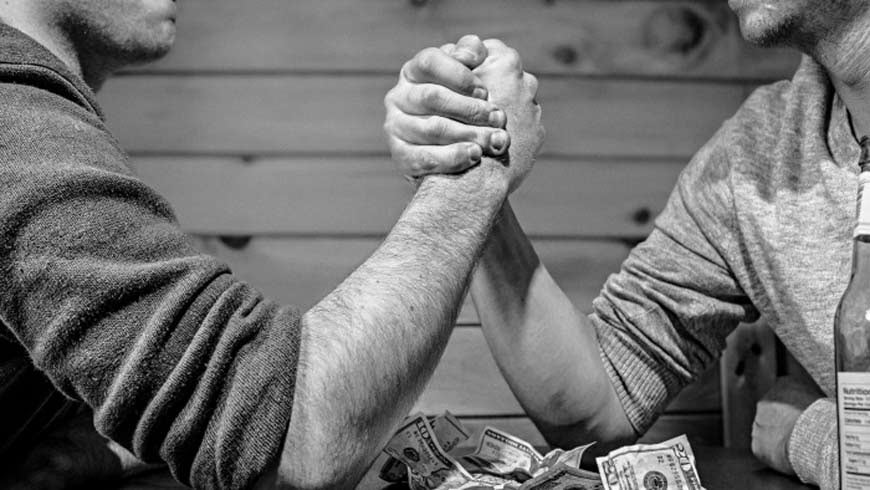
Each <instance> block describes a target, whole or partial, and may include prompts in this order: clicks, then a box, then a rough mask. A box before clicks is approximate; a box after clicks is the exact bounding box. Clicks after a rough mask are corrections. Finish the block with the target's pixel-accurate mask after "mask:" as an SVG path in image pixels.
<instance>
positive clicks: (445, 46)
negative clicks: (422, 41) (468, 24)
mask: <svg viewBox="0 0 870 490" xmlns="http://www.w3.org/2000/svg"><path fill="white" fill-rule="evenodd" d="M438 49H440V50H441V51H444V52H445V53H447V54H449V55H451V56H452V55H453V50H454V49H456V44H454V43H447V44H442V45H441V47H439V48H438Z"/></svg>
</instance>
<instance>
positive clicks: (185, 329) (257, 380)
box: [0, 86, 299, 489]
mask: <svg viewBox="0 0 870 490" xmlns="http://www.w3.org/2000/svg"><path fill="white" fill-rule="evenodd" d="M4 93H5V94H7V95H8V94H12V96H10V97H9V99H10V100H11V102H9V104H7V105H10V107H11V108H10V109H8V110H9V111H10V114H7V116H9V117H4V118H3V119H2V121H0V152H3V155H2V158H0V182H2V183H3V192H2V193H0V251H2V252H0V291H2V294H0V319H2V322H3V323H4V324H6V325H7V326H8V327H9V329H10V330H12V331H13V332H14V333H15V335H16V337H17V338H18V340H19V341H20V342H21V343H22V344H23V345H24V346H25V348H26V349H27V350H28V352H29V354H30V356H31V358H32V360H33V363H34V364H35V366H36V367H37V368H38V369H40V370H42V371H44V372H45V373H46V374H47V375H48V377H49V378H50V379H51V381H52V382H53V383H54V385H55V386H56V387H57V388H58V389H59V390H60V391H61V392H62V393H64V394H65V395H67V396H68V397H70V398H73V399H77V400H82V401H84V402H86V403H87V404H88V405H89V406H90V407H91V408H92V409H93V411H94V417H95V425H96V427H97V429H98V430H99V431H100V432H101V433H102V434H104V435H105V436H107V437H109V438H111V439H112V440H114V441H116V442H118V443H120V444H121V445H123V446H125V447H127V448H128V449H131V450H132V451H133V452H134V453H135V454H136V455H137V456H139V457H140V458H142V459H143V460H146V461H158V460H162V461H165V462H166V463H168V465H169V466H170V469H171V470H172V473H173V475H174V476H175V477H176V478H177V479H178V480H179V481H181V482H183V483H185V484H188V485H192V486H194V487H196V488H209V489H211V488H244V487H247V486H250V485H251V484H252V482H253V481H255V479H256V478H257V477H258V476H259V475H260V474H261V473H262V472H263V471H265V470H266V469H267V468H268V466H269V465H270V464H271V463H273V462H274V461H275V460H276V459H277V458H278V455H279V452H280V448H281V444H282V443H283V441H284V436H285V434H286V430H287V425H288V423H289V419H290V411H291V405H292V401H293V393H294V385H295V371H296V363H297V355H298V335H299V334H298V330H299V313H298V311H297V310H296V309H294V308H289V307H283V306H281V305H278V304H276V303H274V302H272V301H270V300H268V299H267V298H264V297H263V296H262V295H261V294H260V293H258V292H257V291H256V290H255V289H253V288H252V287H250V286H249V285H247V284H245V283H244V282H241V281H239V280H237V279H236V278H234V277H233V276H232V274H231V273H230V271H229V269H228V268H227V267H226V266H225V265H224V264H222V263H220V262H219V261H217V260H215V259H214V258H212V257H209V256H207V255H203V254H201V253H199V252H198V251H197V250H196V249H195V248H194V247H193V246H192V245H191V243H190V242H189V240H188V239H187V237H185V235H184V234H183V233H182V232H181V231H180V230H179V228H178V225H177V223H176V221H175V218H174V216H173V214H172V212H171V210H170V209H169V207H168V205H167V204H166V203H165V201H164V200H162V199H161V198H160V197H159V196H158V195H156V194H155V193H154V192H153V191H152V190H151V189H149V188H148V187H147V186H146V185H144V184H143V183H142V182H141V181H140V180H138V179H137V178H136V177H135V176H133V175H132V174H131V172H130V171H129V169H128V168H127V166H126V160H125V156H124V154H123V152H122V151H121V150H120V149H119V148H118V146H117V144H116V143H115V142H114V140H113V139H112V138H111V136H109V135H108V133H106V132H105V130H104V129H103V128H102V126H101V124H100V123H99V121H98V120H96V118H95V117H93V116H92V115H91V114H88V113H83V111H82V110H80V109H78V108H76V107H74V106H73V104H71V103H65V102H64V101H63V100H61V99H59V98H58V97H56V96H53V95H48V94H43V93H41V92H40V91H38V90H37V89H32V88H27V87H24V86H22V87H11V88H9V90H5V91H4ZM15 94H19V95H20V97H18V98H16V97H15V96H14V95H15ZM16 103H17V104H18V106H16ZM13 113H14V117H13V116H12V114H13Z"/></svg>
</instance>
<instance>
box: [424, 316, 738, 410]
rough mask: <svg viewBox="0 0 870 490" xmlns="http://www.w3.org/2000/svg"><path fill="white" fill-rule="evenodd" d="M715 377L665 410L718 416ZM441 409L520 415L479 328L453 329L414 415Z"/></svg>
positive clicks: (703, 378)
mask: <svg viewBox="0 0 870 490" xmlns="http://www.w3.org/2000/svg"><path fill="white" fill-rule="evenodd" d="M718 378H719V369H718V366H716V367H714V368H713V369H710V370H709V371H707V372H705V373H704V374H703V375H702V376H701V377H700V378H699V379H698V381H696V382H695V383H693V384H692V385H690V386H688V387H686V389H684V390H683V392H682V393H680V395H679V396H677V398H675V399H674V400H673V401H672V402H671V404H670V405H669V406H668V409H667V411H668V412H692V413H697V412H719V411H721V407H722V401H721V396H720V389H719V386H720V385H719V383H718ZM578 382H580V381H579V380H578ZM445 410H449V411H450V412H452V413H453V414H454V415H462V416H470V415H472V416H494V415H499V416H506V415H523V414H524V411H523V409H522V407H521V406H520V404H519V402H518V401H517V400H516V398H515V397H514V395H513V393H512V392H511V390H510V388H509V387H508V385H507V382H506V381H505V380H504V378H502V376H501V374H500V372H499V370H498V367H497V366H496V364H495V360H494V359H493V358H492V355H491V354H490V353H489V349H488V348H487V345H486V340H485V339H484V337H483V332H482V331H481V330H480V329H479V328H475V327H461V328H457V329H456V330H454V332H453V335H452V336H451V338H450V342H449V343H448V345H447V350H446V351H445V353H444V356H443V357H442V358H441V363H440V364H439V365H438V367H437V368H436V370H435V373H434V374H433V375H432V379H431V380H430V382H429V384H428V386H427V388H426V391H424V392H423V395H422V397H421V398H420V400H419V401H418V402H417V405H416V406H415V407H414V411H422V412H424V413H428V414H439V413H441V412H443V411H445Z"/></svg>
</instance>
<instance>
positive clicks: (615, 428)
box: [530, 394, 638, 450]
mask: <svg viewBox="0 0 870 490" xmlns="http://www.w3.org/2000/svg"><path fill="white" fill-rule="evenodd" d="M572 400H573V401H572ZM584 401H586V402H588V401H589V398H586V399H585V400H584ZM530 415H531V416H532V419H533V420H534V422H535V425H536V426H537V427H538V430H539V431H540V432H541V435H543V436H544V439H545V440H546V441H547V443H548V444H550V445H552V446H555V447H560V448H573V447H576V446H579V445H583V444H588V443H590V442H596V445H595V448H596V449H598V450H601V449H602V448H611V447H618V446H622V445H625V444H631V443H633V442H634V441H636V440H637V437H638V434H637V433H636V432H635V430H634V427H633V426H632V425H631V422H630V421H629V420H628V416H627V415H626V414H625V410H624V409H623V408H622V404H621V403H620V402H619V401H618V400H617V399H616V397H615V396H614V397H601V398H599V403H595V404H586V405H584V404H583V403H582V402H580V400H579V399H576V398H572V397H568V396H559V395H558V394H557V395H555V396H553V397H551V398H550V400H549V402H548V403H547V405H546V408H545V410H543V411H542V413H540V414H530Z"/></svg>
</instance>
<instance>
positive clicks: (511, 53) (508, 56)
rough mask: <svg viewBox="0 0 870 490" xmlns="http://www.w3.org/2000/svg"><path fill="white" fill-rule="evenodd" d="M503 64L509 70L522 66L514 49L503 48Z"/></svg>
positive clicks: (517, 52) (518, 54)
mask: <svg viewBox="0 0 870 490" xmlns="http://www.w3.org/2000/svg"><path fill="white" fill-rule="evenodd" d="M502 56H503V58H504V61H505V63H506V64H507V65H508V66H509V67H511V68H517V69H518V68H520V67H521V66H522V60H521V59H520V53H519V51H517V50H516V49H514V48H505V49H504V54H503V55H502Z"/></svg>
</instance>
